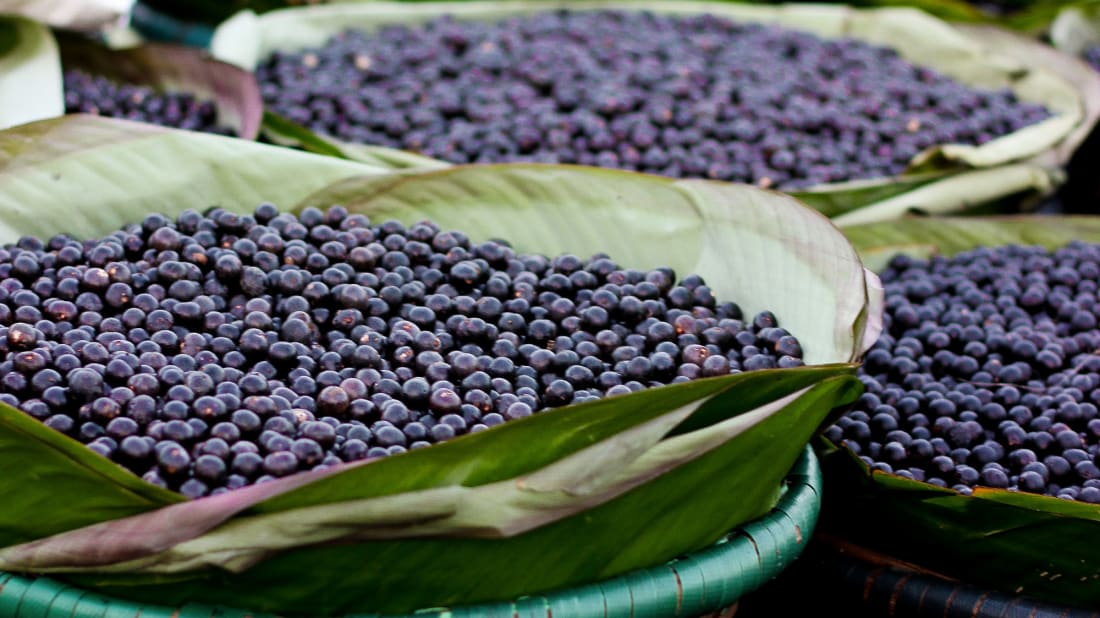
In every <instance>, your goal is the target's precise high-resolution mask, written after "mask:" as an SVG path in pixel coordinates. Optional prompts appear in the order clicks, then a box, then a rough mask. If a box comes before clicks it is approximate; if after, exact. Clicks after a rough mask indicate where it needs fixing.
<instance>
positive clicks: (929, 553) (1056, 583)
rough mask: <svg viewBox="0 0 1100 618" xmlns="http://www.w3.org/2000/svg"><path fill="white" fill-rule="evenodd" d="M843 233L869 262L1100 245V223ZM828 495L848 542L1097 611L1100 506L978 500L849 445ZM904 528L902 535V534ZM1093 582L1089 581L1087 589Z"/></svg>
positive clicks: (992, 495)
mask: <svg viewBox="0 0 1100 618" xmlns="http://www.w3.org/2000/svg"><path fill="white" fill-rule="evenodd" d="M844 233H845V234H846V235H847V236H848V237H849V239H850V240H851V241H852V243H853V245H854V246H855V247H856V248H857V249H858V250H859V251H860V254H861V255H862V256H863V258H864V260H865V261H866V263H867V264H869V265H872V266H873V267H875V268H880V269H881V268H883V267H885V265H886V264H887V262H888V261H889V259H890V258H891V257H893V256H894V255H896V254H898V253H903V254H906V255H913V256H917V257H928V256H931V255H945V256H950V255H954V254H957V253H960V252H963V251H969V250H972V249H975V248H978V247H985V246H998V245H1005V244H1023V245H1040V246H1044V247H1047V248H1050V249H1054V248H1058V247H1062V246H1065V245H1066V244H1067V243H1069V242H1072V241H1085V242H1100V217H1088V216H1082V217H989V218H978V217H974V218H950V217H929V218H912V219H904V220H901V221H896V222H892V223H889V224H886V223H877V224H870V225H857V226H853V227H848V228H845V229H844ZM823 464H824V466H825V471H826V479H827V482H828V484H829V487H830V492H829V494H828V495H827V496H826V501H825V505H824V508H823V511H822V517H823V519H822V523H821V528H822V530H823V531H824V532H825V533H826V534H828V535H830V536H833V537H837V538H840V539H843V540H844V541H845V542H847V543H850V544H853V545H856V546H859V547H865V548H868V549H870V550H871V551H874V552H878V553H882V554H886V555H889V556H891V557H892V558H893V559H896V560H899V561H903V562H907V563H912V564H915V565H917V566H919V567H921V568H923V569H927V570H931V571H933V572H936V573H940V574H942V575H944V576H947V577H951V578H956V579H959V580H961V581H964V582H966V583H969V584H973V585H977V586H981V587H985V588H990V589H995V590H1001V591H1004V592H1007V593H1009V594H1018V595H1027V596H1031V597H1034V598H1038V599H1043V600H1047V601H1050V602H1053V603H1058V604H1060V605H1075V606H1080V607H1095V606H1096V605H1097V604H1098V603H1100V592H1098V589H1097V587H1096V586H1094V585H1092V582H1094V581H1095V580H1096V579H1100V559H1098V558H1097V556H1096V555H1095V552H1093V551H1091V550H1090V548H1091V543H1092V539H1094V538H1095V537H1096V535H1097V534H1100V506H1098V505H1093V504H1085V503H1080V502H1067V501H1065V500H1061V499H1058V498H1053V497H1048V496H1038V495H1032V494H1025V493H1017V492H1010V491H1006V490H998V489H983V488H979V489H976V490H975V492H974V494H973V495H972V496H962V495H959V494H958V493H956V492H954V491H952V490H950V489H944V488H939V487H934V486H932V485H929V484H927V483H922V482H917V481H913V480H908V479H903V478H900V477H896V476H893V475H889V474H883V473H881V472H878V471H876V472H874V473H873V474H872V473H871V472H870V470H869V469H868V468H867V466H866V465H865V464H863V462H861V461H859V460H858V458H857V457H856V456H855V455H853V454H852V453H851V452H850V451H849V450H847V449H844V448H839V449H835V450H833V451H832V452H830V453H829V454H828V455H826V456H825V457H824V458H823ZM899 531H904V533H899ZM1085 582H1087V583H1085Z"/></svg>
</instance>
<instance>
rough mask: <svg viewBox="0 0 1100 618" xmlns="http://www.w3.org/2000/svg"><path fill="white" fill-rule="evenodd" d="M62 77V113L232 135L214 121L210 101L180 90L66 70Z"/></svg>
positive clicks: (213, 106) (229, 130)
mask: <svg viewBox="0 0 1100 618" xmlns="http://www.w3.org/2000/svg"><path fill="white" fill-rule="evenodd" d="M64 78H65V113H66V114H95V115H97V116H107V117H110V118H122V119H124V120H135V121H137V122H148V123H150V124H156V125H160V126H164V127H171V128H174V129H186V130H189V131H201V132H203V133H216V134H218V135H229V136H232V135H235V132H234V130H233V129H232V128H230V127H226V126H222V125H219V124H218V110H217V107H216V106H215V105H214V102H213V101H199V100H198V99H196V98H195V96H194V95H191V94H187V93H182V92H157V91H156V90H154V89H152V88H150V87H148V86H138V85H133V84H120V83H116V82H114V81H111V80H110V79H107V78H106V77H102V76H98V75H91V74H89V73H86V72H84V71H80V70H76V69H68V70H66V71H65V74H64Z"/></svg>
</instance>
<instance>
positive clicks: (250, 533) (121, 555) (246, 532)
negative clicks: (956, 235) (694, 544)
mask: <svg viewBox="0 0 1100 618" xmlns="http://www.w3.org/2000/svg"><path fill="white" fill-rule="evenodd" d="M853 370H854V368H853V367H852V366H850V365H833V366H823V367H812V368H801V369H797V370H790V371H774V370H773V371H763V372H749V373H743V374H738V375H734V376H728V377H723V378H718V379H709V380H698V381H694V382H689V383H687V384H682V385H676V386H671V387H668V388H662V389H653V390H646V391H642V392H639V393H631V394H629V395H626V396H622V397H614V398H609V399H604V400H600V401H596V402H591V403H588V404H584V405H578V406H568V407H567V408H564V409H561V410H557V411H555V412H554V413H553V414H539V415H535V416H533V417H531V418H529V419H525V420H523V421H521V422H513V423H508V424H507V425H505V426H503V427H501V428H499V430H495V431H492V432H482V433H478V434H470V435H468V436H465V437H463V438H461V439H456V440H452V441H449V442H447V443H445V444H442V445H439V446H438V447H436V448H431V449H425V450H423V451H419V450H418V451H414V452H411V453H409V454H408V455H407V456H403V457H393V458H386V459H383V460H379V461H375V462H372V463H370V465H362V464H357V465H349V466H345V467H344V468H346V469H345V470H344V471H342V472H340V473H338V474H334V473H333V471H332V470H326V471H324V472H323V473H310V474H298V475H294V476H292V477H288V478H284V479H280V480H278V481H273V482H269V483H264V484H262V485H257V486H253V487H249V488H245V489H244V490H242V491H234V492H230V493H228V494H225V495H223V496H215V497H213V498H210V499H208V500H202V501H198V502H187V503H183V504H178V505H175V506H173V507H171V508H169V509H161V510H159V511H154V512H151V513H147V514H144V515H135V516H133V517H129V518H127V519H125V520H118V521H109V522H104V523H102V524H100V525H97V526H89V527H88V528H84V529H81V530H76V531H74V532H71V533H69V534H64V535H58V536H56V537H53V538H49V539H44V540H43V541H36V542H33V543H27V544H26V545H24V546H19V547H9V548H7V549H5V550H0V567H2V568H4V569H8V570H11V569H20V570H31V569H33V570H35V571H39V572H41V571H50V570H54V569H61V570H63V571H68V570H70V569H74V568H75V569H77V570H79V569H81V568H83V567H89V566H92V567H102V566H103V565H113V563H122V564H117V565H113V566H112V567H111V570H112V571H115V570H122V571H126V570H128V569H130V568H133V567H134V561H136V560H137V559H138V558H139V557H142V558H143V560H141V562H140V564H141V565H143V566H144V567H145V568H154V569H155V571H156V572H176V571H177V570H186V569H187V568H188V567H192V566H193V564H192V563H194V562H199V563H200V564H203V565H205V564H215V565H220V566H223V567H225V568H232V569H233V570H238V569H240V568H242V567H243V566H247V565H250V564H251V563H250V562H249V563H247V564H242V563H243V561H244V560H246V559H247V558H249V557H250V556H251V554H248V553H247V552H246V551H245V550H252V551H260V550H262V549H267V550H270V549H271V548H272V547H279V546H287V545H289V546H297V545H301V544H306V543H305V541H303V540H302V538H301V537H303V536H308V538H309V543H317V542H320V541H319V540H318V537H319V536H324V535H336V536H337V537H339V536H340V535H343V534H347V531H346V528H347V526H348V525H349V518H355V519H354V520H353V521H355V522H356V524H357V526H358V527H356V528H355V532H356V534H357V535H362V534H365V532H364V528H365V527H366V526H368V525H381V526H383V528H382V530H381V532H379V534H382V533H385V532H387V531H388V532H391V533H393V534H395V535H396V534H398V532H399V531H404V532H403V535H404V536H408V535H409V534H410V532H409V531H412V532H415V533H417V534H427V532H423V531H422V530H421V528H422V527H424V526H427V527H438V526H440V525H443V524H450V525H449V527H445V528H443V529H444V530H446V531H447V532H448V534H452V535H454V534H458V533H460V532H462V531H463V530H464V528H462V527H461V526H462V525H469V524H468V523H465V522H469V521H473V522H476V529H475V530H474V532H477V531H484V530H494V529H495V530H500V531H504V530H508V529H510V528H509V526H515V525H517V524H516V523H514V522H513V523H511V524H510V523H509V522H507V521H504V522H495V523H494V517H495V516H499V515H514V513H512V512H509V511H500V512H488V513H480V515H481V516H480V517H474V518H470V517H469V516H468V515H466V514H465V513H462V514H459V513H457V511H458V509H459V502H460V501H461V502H463V503H465V505H466V508H467V510H468V509H469V508H471V506H472V508H475V509H476V508H484V506H483V505H485V504H499V503H500V502H501V500H499V499H496V500H494V499H491V498H482V497H481V496H482V494H484V493H485V491H484V490H479V491H480V493H473V494H472V495H471V496H466V495H464V493H470V492H468V491H465V488H473V487H489V489H488V493H489V495H490V496H491V495H492V494H493V493H500V492H501V491H502V490H501V488H500V486H502V485H503V486H504V490H507V489H509V488H510V487H509V486H511V485H515V484H516V481H515V480H514V479H512V477H520V476H523V475H531V476H532V478H543V477H546V476H547V475H548V474H550V473H549V472H548V471H549V470H551V469H553V468H555V467H558V468H560V467H562V466H563V461H562V460H563V459H565V458H568V457H572V458H574V459H575V460H577V463H575V464H573V465H571V466H569V467H567V468H566V470H567V471H570V472H571V473H570V474H564V475H559V477H560V478H561V479H564V480H565V481H569V482H576V481H578V480H581V479H585V478H586V477H592V476H596V477H597V478H598V473H603V474H620V469H622V468H624V467H625V465H626V464H628V463H631V462H632V461H633V460H634V459H636V458H639V455H640V454H641V453H642V452H644V451H645V450H646V449H649V448H651V447H652V446H653V445H654V444H655V443H656V441H657V440H659V439H661V438H662V437H663V436H664V435H665V434H667V433H669V432H670V431H672V430H673V428H677V427H678V426H682V427H681V428H680V431H679V432H677V433H686V432H688V431H697V430H700V429H704V428H707V427H709V426H711V425H714V424H715V423H718V422H721V421H723V420H725V419H728V418H730V417H732V416H736V415H744V416H741V417H739V418H742V419H744V418H748V416H749V415H748V414H747V413H748V412H750V411H753V410H755V409H757V408H761V407H766V406H768V405H769V404H772V403H773V402H775V401H777V400H780V399H782V398H784V397H788V396H790V395H791V394H792V393H795V392H797V391H800V390H804V389H806V388H809V387H811V386H813V385H814V384H815V383H817V382H820V381H822V380H824V379H828V378H833V377H836V376H839V375H844V374H851V373H852V372H853ZM731 389H736V390H737V391H738V392H739V393H741V394H740V395H738V399H737V401H733V402H730V401H727V400H726V399H728V397H727V398H726V399H721V397H720V396H721V395H722V394H723V393H727V392H729V391H730V390H731ZM718 403H721V405H716V404H718ZM704 404H705V405H704ZM700 406H702V407H703V409H699V408H700ZM697 411H698V414H696V412H697ZM688 417H690V423H684V421H686V420H689V418H688ZM697 417H698V418H697ZM25 422H26V423H31V424H33V425H38V424H37V423H34V422H33V421H29V420H28V421H25ZM38 426H39V427H41V426H40V425H38ZM639 431H641V432H643V433H641V434H639V433H638V432H639ZM645 431H648V432H649V436H650V437H649V438H648V439H646V438H644V436H645V435H646V434H645V433H644V432H645ZM41 432H42V433H43V434H44V435H45V436H46V437H50V436H52V437H53V439H54V440H55V441H57V442H58V443H59V444H61V445H71V448H75V449H77V450H78V451H80V450H81V447H80V446H78V445H76V444H75V443H73V441H71V440H60V439H59V437H58V435H57V434H51V432H49V431H48V430H45V429H44V428H42V429H41ZM531 444H540V445H541V448H539V449H529V448H524V446H526V445H531ZM616 444H618V446H616ZM516 445H520V447H519V448H517V446H516ZM663 448H664V449H666V450H667V445H665V446H664V447H663ZM682 450H683V449H682ZM703 452H705V450H704V449H702V448H701V447H699V446H698V445H694V446H692V447H691V448H688V449H686V450H684V453H686V454H688V455H691V456H697V455H700V454H702V453H703ZM83 454H84V458H85V459H86V460H87V461H89V462H91V463H96V464H99V463H100V462H101V460H102V458H99V457H88V455H89V454H90V453H88V452H84V453H83ZM614 457H620V458H622V461H619V462H617V463H616V461H615V460H614ZM112 467H115V466H112ZM131 478H132V477H131ZM132 480H133V481H134V482H136V483H138V484H143V483H140V482H138V481H137V479H136V478H133V479H132ZM588 482H589V483H591V482H593V480H592V478H589V479H588ZM527 483H528V485H534V484H537V483H538V482H537V481H534V480H531V479H529V480H528V481H527ZM493 486H497V487H493ZM173 495H175V494H173ZM334 503H342V504H345V505H346V508H347V509H350V510H351V512H350V513H345V512H344V511H343V510H339V511H337V510H336V509H334V508H332V507H331V505H333V504H334ZM376 505H377V506H376ZM318 507H327V508H318ZM559 508H560V507H559ZM246 509H247V510H249V514H251V515H260V517H246V518H245V519H244V521H239V520H238V521H237V522H235V523H230V524H227V525H226V526H222V528H221V529H220V530H219V531H217V532H215V533H212V534H211V535H208V536H210V537H213V538H214V539H215V540H213V541H210V540H209V539H199V541H201V543H200V544H199V547H198V548H197V549H191V548H190V547H188V546H181V545H179V544H184V545H187V544H186V543H185V542H186V541H192V540H194V539H195V537H198V536H199V535H201V534H203V533H205V532H208V531H210V530H211V529H213V528H214V527H215V526H218V525H220V524H222V523H224V522H225V521H227V520H228V519H230V518H231V517H232V516H234V515H236V514H238V513H241V512H243V511H245V510H246ZM287 514H288V515H287ZM272 515H287V516H289V517H290V518H291V519H292V520H293V522H294V525H293V526H288V525H287V524H286V523H280V524H271V523H264V522H265V519H264V518H265V517H268V518H270V517H269V516H272ZM463 515H466V519H465V520H464V519H463V517H462V516H463ZM518 515H519V516H521V520H528V519H530V518H531V517H533V516H538V515H539V513H537V512H536V513H534V514H531V513H527V512H520V513H519V514H518ZM308 517H315V518H330V519H331V518H333V517H336V518H338V521H340V522H342V523H341V526H338V525H336V524H335V523H333V522H331V521H329V522H328V523H327V524H326V525H314V526H313V528H310V527H309V526H307V525H306V524H307V523H308V520H307V518H308ZM366 517H371V518H374V519H369V520H368V519H365V518H366ZM447 518H451V519H457V524H455V523H453V522H448V521H447ZM276 521H282V520H281V519H277V520H276ZM418 526H420V527H421V528H418ZM456 526H457V527H456ZM270 528H276V529H282V530H289V529H293V530H292V531H291V532H289V533H287V534H282V535H278V536H276V537H271V536H270V535H264V534H262V531H263V530H265V529H270ZM257 529H258V530H259V531H260V532H255V531H256V530H257ZM225 537H229V538H228V539H227V538H225ZM234 537H236V540H229V539H232V538H234ZM108 539H110V541H109V542H105V541H106V540H108ZM256 539H259V540H256ZM323 540H326V541H332V540H334V539H332V538H325V539H323ZM272 544H276V545H272ZM173 546H175V547H173ZM167 547H173V549H172V551H171V552H166V553H167V555H165V556H156V555H154V554H157V553H158V552H160V551H162V550H164V549H165V548H167ZM230 552H233V553H232V563H229V562H228V561H226V560H225V558H224V556H223V554H226V553H230ZM88 556H91V557H92V561H91V562H89V559H88ZM185 557H186V560H188V561H189V562H184V563H183V564H180V563H181V561H183V560H184V558H185ZM260 557H262V555H261V556H260ZM230 564H232V566H230ZM169 569H171V571H169Z"/></svg>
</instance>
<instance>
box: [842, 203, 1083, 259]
mask: <svg viewBox="0 0 1100 618" xmlns="http://www.w3.org/2000/svg"><path fill="white" fill-rule="evenodd" d="M844 235H845V236H847V237H848V239H849V240H851V241H852V244H853V245H854V246H855V247H856V249H857V250H858V251H859V253H860V256H861V257H862V258H863V260H864V262H865V263H866V264H867V266H868V267H869V268H871V269H873V270H882V269H883V268H885V267H886V264H887V262H888V261H889V260H890V258H891V257H893V256H894V255H895V254H897V253H905V254H907V255H913V256H917V257H928V256H931V255H945V256H951V255H955V254H956V253H960V252H963V251H969V250H970V249H974V248H977V247H983V246H986V247H991V246H998V245H1007V244H1023V245H1041V246H1043V247H1047V248H1048V249H1055V248H1058V247H1061V246H1064V245H1066V244H1067V243H1069V242H1070V241H1072V240H1083V241H1092V242H1100V217H1089V216H1068V217H1041V218H1037V217H1027V216H1018V217H967V218H952V217H926V218H910V219H904V220H902V221H897V222H892V223H874V224H868V225H855V226H851V227H846V228H844Z"/></svg>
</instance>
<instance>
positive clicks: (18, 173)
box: [0, 115, 385, 242]
mask: <svg viewBox="0 0 1100 618" xmlns="http://www.w3.org/2000/svg"><path fill="white" fill-rule="evenodd" d="M384 171H385V170H382V169H379V168H375V167H371V166H369V165H365V164H361V163H356V162H352V161H344V160H340V159H334V158H332V157H319V156H315V155H311V154H308V153H304V152H298V151H294V150H289V149H286V148H279V147H276V146H265V145H263V144H257V143H255V142H246V141H244V140H239V139H231V138H227V137H221V136H217V135H208V134H204V133H194V132H190V131H177V130H173V129H166V128H163V127H157V126H153V125H148V124H142V123H136V122H127V121H124V120H115V119H110V118H100V117H98V116H86V115H72V116H63V117H60V118H53V119H49V120H42V121H39V122H35V123H30V124H25V125H21V126H19V127H16V128H13V129H9V130H7V131H2V132H0V242H12V241H14V240H15V239H17V238H18V237H19V236H21V235H24V234H33V235H37V236H48V235H52V234H55V233H57V232H61V231H66V232H69V233H71V234H74V235H77V236H80V237H89V236H94V235H96V234H104V233H105V232H107V231H108V230H111V229H117V228H119V227H121V226H123V225H125V224H126V223H130V222H133V221H138V220H140V219H141V218H142V217H143V216H145V215H146V214H147V213H150V212H162V213H165V214H168V215H176V214H179V213H180V212H182V211H183V210H186V209H188V208H196V209H205V208H208V207H210V206H212V205H225V206H227V207H232V206H235V207H237V208H251V207H254V206H255V205H256V204H258V203H260V202H261V201H263V200H265V199H271V198H272V197H275V198H276V199H282V200H287V201H291V202H292V201H295V200H298V199H301V198H303V197H305V196H306V195H309V194H310V193H312V192H313V191H316V190H318V189H320V188H321V187H324V186H325V185H326V184H328V183H330V182H333V181H335V180H339V179H341V178H347V177H349V176H356V175H360V174H381V173H384ZM85 204H87V205H88V206H85Z"/></svg>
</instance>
